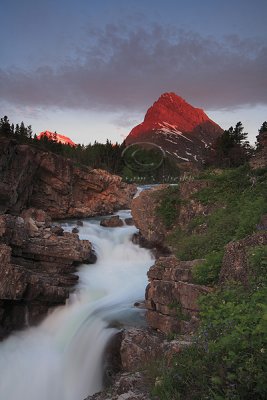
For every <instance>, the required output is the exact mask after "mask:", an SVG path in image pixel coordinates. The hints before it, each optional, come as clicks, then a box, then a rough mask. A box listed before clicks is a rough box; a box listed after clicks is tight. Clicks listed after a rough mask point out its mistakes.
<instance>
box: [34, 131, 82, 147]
mask: <svg viewBox="0 0 267 400" xmlns="http://www.w3.org/2000/svg"><path fill="white" fill-rule="evenodd" d="M44 136H46V137H48V138H49V139H52V140H54V139H56V141H57V142H59V143H63V144H69V145H70V146H77V145H76V143H74V142H73V141H72V140H71V139H70V138H69V137H67V136H64V135H60V134H59V133H56V132H50V131H43V132H41V133H39V135H38V136H37V139H41V138H43V137H44Z"/></svg>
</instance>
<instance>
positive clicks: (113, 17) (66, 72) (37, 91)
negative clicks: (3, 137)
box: [0, 0, 267, 144]
mask: <svg viewBox="0 0 267 400" xmlns="http://www.w3.org/2000/svg"><path fill="white" fill-rule="evenodd" d="M0 14H1V24H0V49H1V53H0V54H1V56H0V116H1V117H2V116H4V115H7V116H8V117H9V120H10V121H11V122H14V123H20V122H21V121H24V123H25V124H27V125H29V124H31V125H32V128H33V131H34V132H35V133H37V134H38V133H39V132H41V131H44V130H50V131H52V132H54V131H57V132H58V133H61V134H63V135H67V136H69V137H70V138H71V139H72V140H73V141H74V142H76V143H84V144H88V143H90V142H94V141H95V140H97V141H100V142H105V141H106V139H107V138H108V139H110V140H111V141H112V142H116V141H118V142H122V140H123V139H124V138H125V137H126V136H127V134H128V133H129V132H130V131H131V129H132V128H133V127H134V126H135V125H137V124H138V123H140V122H142V121H143V119H144V115H145V113H146V111H147V109H148V108H149V107H150V106H151V105H152V104H153V103H154V101H156V100H157V99H158V97H159V96H160V95H161V94H162V93H164V92H175V93H176V94H178V95H179V96H181V97H183V98H184V99H185V100H186V101H187V102H189V103H190V104H192V105H193V106H195V107H198V108H203V109H204V110H205V112H206V113H207V114H208V116H209V117H210V118H211V119H213V120H214V121H215V122H216V123H218V124H219V125H220V126H221V127H222V128H223V129H228V128H229V127H230V126H232V125H235V124H236V123H237V122H238V121H241V122H242V123H243V126H244V128H245V131H246V132H248V134H249V139H250V141H251V143H254V142H255V136H256V135H257V133H258V129H259V128H260V126H261V124H262V123H263V121H266V120H267V73H266V71H267V24H266V14H267V1H266V0H253V1H252V0H202V1H199V0H186V1H183V0H45V1H44V0H23V1H22V0H0Z"/></svg>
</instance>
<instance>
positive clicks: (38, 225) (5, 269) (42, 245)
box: [0, 210, 96, 338]
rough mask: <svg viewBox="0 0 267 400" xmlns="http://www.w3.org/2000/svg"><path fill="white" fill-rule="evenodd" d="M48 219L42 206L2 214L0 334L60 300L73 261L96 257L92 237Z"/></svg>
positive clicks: (66, 290) (33, 320)
mask: <svg viewBox="0 0 267 400" xmlns="http://www.w3.org/2000/svg"><path fill="white" fill-rule="evenodd" d="M35 218H36V219H35ZM48 221H49V218H48V217H47V215H46V214H45V213H44V212H43V211H40V210H28V211H27V212H26V213H25V217H24V218H22V217H16V216H11V215H8V214H5V215H1V216H0V323H1V324H0V325H1V331H0V338H2V337H4V336H6V335H7V334H8V333H9V332H11V331H12V330H14V329H19V328H22V327H24V326H26V325H27V324H34V323H36V322H38V321H39V320H40V318H41V317H42V316H44V315H45V314H46V313H47V311H48V308H49V307H51V306H55V305H58V304H64V303H65V300H66V299H67V298H68V296H69V291H70V289H71V287H72V286H73V285H74V284H75V283H76V282H77V279H78V277H77V276H76V275H74V274H73V272H75V270H76V266H77V265H78V264H79V263H81V262H87V263H89V262H94V261H95V259H96V257H95V254H94V252H93V249H92V246H91V244H90V242H88V241H87V240H79V237H78V235H76V234H72V233H67V232H65V233H64V232H63V230H62V229H61V228H60V227H53V226H51V225H50V224H49V222H48Z"/></svg>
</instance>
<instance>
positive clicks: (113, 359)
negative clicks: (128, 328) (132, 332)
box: [103, 331, 122, 387]
mask: <svg viewBox="0 0 267 400" xmlns="http://www.w3.org/2000/svg"><path fill="white" fill-rule="evenodd" d="M121 341H122V331H120V332H117V333H116V334H115V335H114V336H112V338H111V339H110V340H109V342H108V344H107V345H106V348H105V352H104V354H105V356H104V378H103V379H104V386H105V387H107V386H110V385H111V384H113V383H114V380H115V375H116V374H117V373H118V372H120V371H121V367H122V366H121V355H120V347H121Z"/></svg>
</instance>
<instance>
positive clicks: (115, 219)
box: [100, 215, 123, 228]
mask: <svg viewBox="0 0 267 400" xmlns="http://www.w3.org/2000/svg"><path fill="white" fill-rule="evenodd" d="M100 225H101V226H104V227H106V228H118V227H120V226H123V221H122V219H120V217H119V216H118V215H114V216H112V217H110V218H104V219H102V220H101V222H100Z"/></svg>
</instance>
